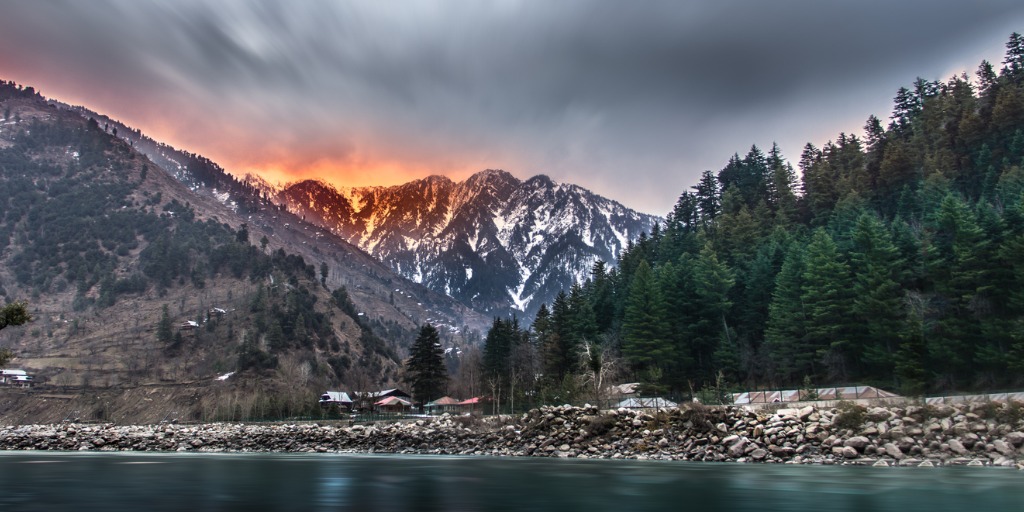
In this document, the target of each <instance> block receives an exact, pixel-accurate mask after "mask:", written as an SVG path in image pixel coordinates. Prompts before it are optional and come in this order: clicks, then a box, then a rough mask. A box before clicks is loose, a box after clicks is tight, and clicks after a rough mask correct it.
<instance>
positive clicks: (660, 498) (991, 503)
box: [0, 452, 1024, 512]
mask: <svg viewBox="0 0 1024 512" xmlns="http://www.w3.org/2000/svg"><path fill="white" fill-rule="evenodd" d="M7 510H10V511H18V512H28V511H37V510H38V511H44V510H45V511H53V510H57V511H59V510H75V511H81V510H102V511H143V510H146V511H148V510H186V511H189V512H199V511H219V510H247V511H250V510H251V511H255V510H301V511H316V510H344V511H348V510H351V511H378V510H379V511H402V510H423V511H428V510H438V511H440V510H444V511H474V510H517V511H518V510H531V511H533V510H537V511H547V510H552V511H553V510H557V511H565V512H568V511H586V512H598V511H616V512H620V511H642V510H674V511H687V510H694V511H701V512H707V511H716V510H730V511H757V512H766V511H788V510H794V511H795V510H799V511H814V510H827V511H831V510H839V511H900V512H911V511H918V510H920V511H929V512H935V511H945V510H949V511H954V510H955V511H1024V472H1021V471H1016V470H1010V469H1000V468H966V467H960V468H933V469H925V468H872V467H853V466H847V467H838V466H792V465H790V466H782V465H744V464H710V463H703V464H697V463H684V462H637V461H609V460H602V461H580V460H555V459H515V458H485V457H479V458H478V457H474V458H461V457H428V456H414V457H405V456H396V455H369V456H361V455H330V454H318V455H312V454H310V455H275V454H153V455H150V454H138V453H99V454H97V453H92V454H79V453H48V452H0V511H7Z"/></svg>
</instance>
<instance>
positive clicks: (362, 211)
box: [274, 170, 660, 316]
mask: <svg viewBox="0 0 1024 512" xmlns="http://www.w3.org/2000/svg"><path fill="white" fill-rule="evenodd" d="M274 197H275V200H276V201H277V202H279V203H280V204H282V205H284V206H285V207H286V208H287V209H288V210H289V211H291V212H293V213H295V214H296V215H299V216H301V217H303V218H304V219H306V220H307V221H309V222H312V223H314V224H316V225H318V226H321V227H323V228H324V229H328V230H330V231H331V232H332V233H335V234H337V235H339V236H341V237H343V238H345V239H346V240H348V241H349V242H351V243H353V244H355V245H357V246H359V247H361V248H363V249H364V250H366V251H367V252H368V253H370V254H371V255H373V256H375V257H376V258H378V259H379V260H381V261H382V262H384V263H386V264H387V265H389V266H390V267H391V268H392V269H393V270H395V271H396V272H398V273H399V274H401V275H402V276H404V277H407V278H409V279H412V280H414V281H416V282H418V283H422V284H423V285H425V286H427V287H428V288H430V289H432V290H435V291H438V292H442V293H445V294H447V295H450V296H452V297H454V298H456V299H458V300H460V301H461V302H463V303H464V304H467V305H470V306H472V307H473V308H475V309H477V310H478V311H483V312H486V313H490V314H506V313H508V312H511V311H516V312H519V313H525V314H526V315H527V316H531V315H532V314H533V313H534V312H535V311H536V310H537V308H539V306H540V304H541V303H549V304H550V303H551V302H552V301H553V300H554V297H555V296H556V295H557V294H558V292H559V291H562V290H565V289H567V288H569V287H570V286H571V285H572V284H573V283H574V282H580V281H583V280H585V279H586V278H587V277H588V275H589V272H590V270H591V268H592V266H593V264H594V262H596V261H598V260H603V261H606V262H614V261H615V260H616V259H617V256H618V254H619V252H620V251H621V250H622V249H623V248H625V247H626V246H627V245H628V244H629V243H630V241H632V240H634V239H636V238H637V237H639V235H640V234H641V233H644V232H650V231H651V228H652V227H653V225H654V223H655V222H659V221H660V219H659V218H658V217H655V216H652V215H647V214H643V213H639V212H636V211H634V210H631V209H629V208H626V207H624V206H622V205H621V204H619V203H617V202H615V201H612V200H610V199H607V198H604V197H601V196H598V195H596V194H594V193H592V192H590V191H588V190H587V189H584V188H582V187H579V186H577V185H572V184H561V183H557V182H555V181H553V180H552V179H551V178H549V177H547V176H544V175H538V176H534V177H532V178H530V179H527V180H525V181H522V180H519V179H518V178H516V177H515V176H513V175H512V174H510V173H508V172H506V171H501V170H486V171H481V172H479V173H476V174H474V175H473V176H470V177H469V178H468V179H466V180H465V181H461V182H455V181H452V180H451V179H449V178H446V177H444V176H429V177H427V178H423V179H420V180H415V181H411V182H408V183H405V184H402V185H396V186H391V187H334V186H331V185H329V184H326V183H324V182H322V181H318V180H305V181H301V182H298V183H294V184H291V185H288V186H286V187H284V188H283V189H282V190H280V191H278V192H277V194H276V195H275V196H274Z"/></svg>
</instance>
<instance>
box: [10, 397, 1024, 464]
mask: <svg viewBox="0 0 1024 512" xmlns="http://www.w3.org/2000/svg"><path fill="white" fill-rule="evenodd" d="M0 449H5V450H99V451H128V450H130V451H163V452H169V451H174V452H194V451H195V452H257V451H267V452H321V453H323V452H342V453H344V452H360V453H362V452H370V453H400V454H429V455H490V456H529V457H562V458H580V459H584V458H599V459H600V458H605V459H638V460H688V461H713V462H758V463H793V464H846V463H854V464H871V465H882V464H884V465H902V466H937V465H974V466H977V465H985V466H989V465H994V466H1005V467H1017V468H1018V469H1024V465H1022V461H1024V408H1022V407H1021V405H1020V404H1018V403H1014V402H1010V403H1006V404H1000V403H994V402H989V403H969V404H968V403H960V404H953V405H939V406H933V405H907V406H871V407H864V406H861V405H857V404H854V403H851V402H839V403H838V404H837V405H836V407H832V408H824V407H815V406H806V407H803V408H800V409H778V410H775V411H772V410H768V409H765V410H759V411H757V410H749V409H745V408H739V407H732V406H729V407H709V406H704V405H701V404H692V405H687V406H684V407H682V408H678V409H676V408H673V409H666V410H661V411H653V412H644V411H633V410H627V409H618V410H611V411H601V410H599V409H598V408H597V407H594V406H589V405H586V406H583V407H573V406H568V405H566V406H545V407H541V408H538V409H533V410H531V411H529V412H527V413H524V414H522V415H520V416H504V417H489V418H486V419H481V418H476V417H471V416H451V415H448V414H445V415H442V416H438V417H434V418H424V419H419V420H416V421H410V422H391V423H380V424H367V425H350V426H342V425H338V424H323V423H308V424H276V425H253V424H248V425H247V424H243V423H211V424H203V425H197V426H191V425H176V424H160V425H146V426H118V425H113V424H103V425H88V424H76V423H64V424H57V425H24V426H7V427H0Z"/></svg>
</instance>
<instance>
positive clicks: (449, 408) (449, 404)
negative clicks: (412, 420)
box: [423, 396, 459, 414]
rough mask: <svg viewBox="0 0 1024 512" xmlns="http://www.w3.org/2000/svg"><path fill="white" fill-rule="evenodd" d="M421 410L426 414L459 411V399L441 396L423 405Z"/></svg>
mask: <svg viewBox="0 0 1024 512" xmlns="http://www.w3.org/2000/svg"><path fill="white" fill-rule="evenodd" d="M423 410H424V411H425V412H426V413H427V414H444V413H446V412H459V401H458V400H456V399H454V398H452V397H450V396H443V397H441V398H438V399H437V400H434V401H433V402H429V403H427V404H426V405H424V406H423Z"/></svg>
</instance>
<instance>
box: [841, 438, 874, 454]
mask: <svg viewBox="0 0 1024 512" xmlns="http://www.w3.org/2000/svg"><path fill="white" fill-rule="evenodd" d="M869 444H871V441H870V440H868V438H866V437H864V436H853V437H851V438H849V439H847V440H846V442H844V443H843V446H845V447H847V448H853V449H855V450H857V451H858V452H861V453H863V452H864V447H866V446H867V445H869Z"/></svg>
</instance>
